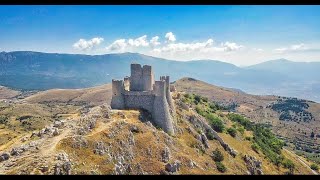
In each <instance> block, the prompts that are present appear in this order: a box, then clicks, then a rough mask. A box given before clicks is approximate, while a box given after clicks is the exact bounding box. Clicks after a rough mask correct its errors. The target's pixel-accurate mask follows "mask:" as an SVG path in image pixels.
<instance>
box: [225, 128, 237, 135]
mask: <svg viewBox="0 0 320 180" xmlns="http://www.w3.org/2000/svg"><path fill="white" fill-rule="evenodd" d="M227 132H228V133H229V134H230V135H231V136H232V137H236V135H237V130H236V129H235V128H232V127H231V128H228V129H227Z"/></svg>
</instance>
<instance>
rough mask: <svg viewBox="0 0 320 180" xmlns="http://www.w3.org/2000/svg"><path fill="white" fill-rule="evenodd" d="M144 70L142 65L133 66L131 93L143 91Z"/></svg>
mask: <svg viewBox="0 0 320 180" xmlns="http://www.w3.org/2000/svg"><path fill="white" fill-rule="evenodd" d="M141 79H142V68H141V65H140V64H131V76H130V91H142V90H143V85H142V81H141Z"/></svg>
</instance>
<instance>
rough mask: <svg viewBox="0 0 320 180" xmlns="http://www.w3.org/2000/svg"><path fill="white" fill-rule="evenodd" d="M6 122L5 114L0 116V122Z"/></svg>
mask: <svg viewBox="0 0 320 180" xmlns="http://www.w3.org/2000/svg"><path fill="white" fill-rule="evenodd" d="M7 122H8V118H7V117H6V116H0V124H6V123H7Z"/></svg>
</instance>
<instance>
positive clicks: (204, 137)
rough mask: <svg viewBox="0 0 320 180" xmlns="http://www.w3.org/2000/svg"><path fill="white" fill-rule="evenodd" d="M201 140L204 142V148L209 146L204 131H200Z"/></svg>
mask: <svg viewBox="0 0 320 180" xmlns="http://www.w3.org/2000/svg"><path fill="white" fill-rule="evenodd" d="M201 141H202V143H203V144H204V146H205V148H209V141H208V138H207V136H206V135H205V134H204V133H201Z"/></svg>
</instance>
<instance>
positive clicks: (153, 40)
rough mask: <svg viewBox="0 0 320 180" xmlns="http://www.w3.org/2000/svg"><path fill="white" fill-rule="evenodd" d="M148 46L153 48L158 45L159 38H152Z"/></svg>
mask: <svg viewBox="0 0 320 180" xmlns="http://www.w3.org/2000/svg"><path fill="white" fill-rule="evenodd" d="M150 44H151V46H153V47H155V46H158V45H160V42H159V36H154V37H152V38H151V40H150Z"/></svg>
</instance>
